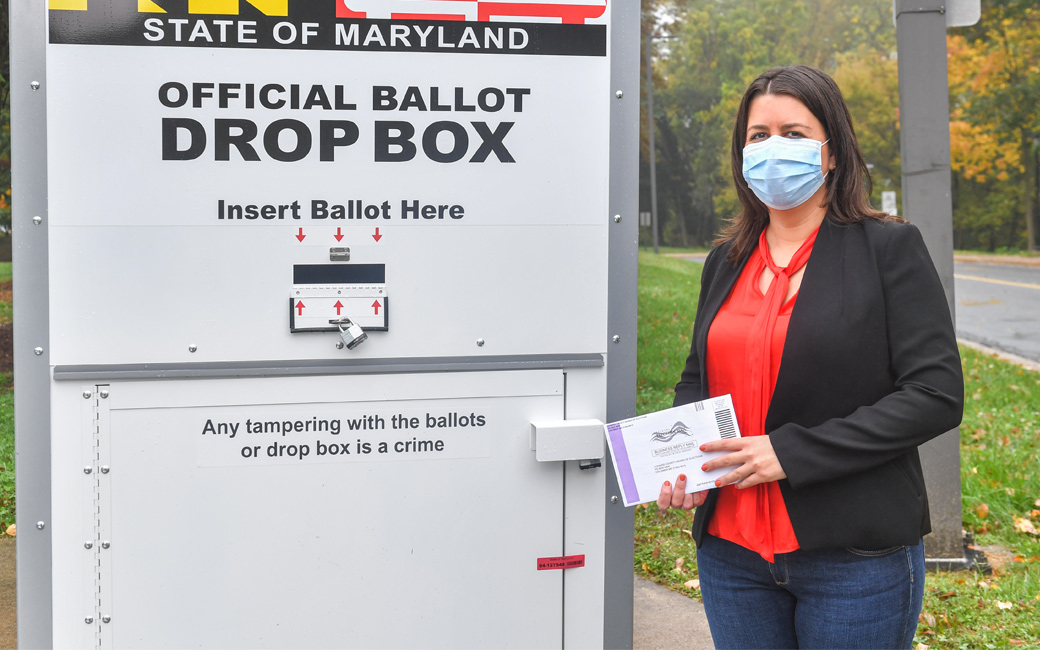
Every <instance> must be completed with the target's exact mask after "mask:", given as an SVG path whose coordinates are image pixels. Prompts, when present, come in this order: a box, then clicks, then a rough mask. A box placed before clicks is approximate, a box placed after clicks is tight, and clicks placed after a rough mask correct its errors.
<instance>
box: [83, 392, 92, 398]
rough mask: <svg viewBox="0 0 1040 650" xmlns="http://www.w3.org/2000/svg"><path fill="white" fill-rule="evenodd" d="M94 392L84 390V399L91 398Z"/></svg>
mask: <svg viewBox="0 0 1040 650" xmlns="http://www.w3.org/2000/svg"><path fill="white" fill-rule="evenodd" d="M93 394H94V393H91V392H90V391H89V390H85V391H83V399H90V396H91V395H93Z"/></svg>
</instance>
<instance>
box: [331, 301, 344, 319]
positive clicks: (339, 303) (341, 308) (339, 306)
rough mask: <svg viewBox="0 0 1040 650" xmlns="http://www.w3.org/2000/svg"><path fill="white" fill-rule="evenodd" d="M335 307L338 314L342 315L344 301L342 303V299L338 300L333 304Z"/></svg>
mask: <svg viewBox="0 0 1040 650" xmlns="http://www.w3.org/2000/svg"><path fill="white" fill-rule="evenodd" d="M333 307H335V308H336V315H337V316H340V315H341V314H340V312H341V311H343V303H341V302H340V301H338V300H337V301H336V304H335V305H333Z"/></svg>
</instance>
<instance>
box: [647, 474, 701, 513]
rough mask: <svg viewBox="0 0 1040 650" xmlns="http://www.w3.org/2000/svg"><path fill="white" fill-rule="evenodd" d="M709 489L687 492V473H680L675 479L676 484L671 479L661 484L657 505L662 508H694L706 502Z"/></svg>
mask: <svg viewBox="0 0 1040 650" xmlns="http://www.w3.org/2000/svg"><path fill="white" fill-rule="evenodd" d="M707 495H708V492H707V490H701V491H699V492H692V493H690V494H686V475H685V474H680V475H679V478H677V479H676V480H675V486H674V487H673V486H672V483H671V482H670V481H665V482H664V485H662V486H661V493H660V494H659V495H657V507H658V508H660V509H661V510H667V509H668V508H682V509H683V510H693V509H694V508H696V507H697V506H699V505H702V504H703V503H704V500H705V498H707Z"/></svg>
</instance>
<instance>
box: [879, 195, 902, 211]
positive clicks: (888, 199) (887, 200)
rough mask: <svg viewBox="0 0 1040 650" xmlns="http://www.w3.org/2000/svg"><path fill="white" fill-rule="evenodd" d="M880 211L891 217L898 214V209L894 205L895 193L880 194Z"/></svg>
mask: <svg viewBox="0 0 1040 650" xmlns="http://www.w3.org/2000/svg"><path fill="white" fill-rule="evenodd" d="M881 211H882V212H887V213H888V214H890V215H892V216H896V215H898V214H899V207H898V205H897V204H896V193H895V192H892V191H886V192H882V193H881Z"/></svg>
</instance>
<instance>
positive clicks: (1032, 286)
mask: <svg viewBox="0 0 1040 650" xmlns="http://www.w3.org/2000/svg"><path fill="white" fill-rule="evenodd" d="M953 277H955V278H957V279H958V280H975V281H976V282H992V283H993V284H1006V285H1008V286H1009V287H1024V288H1026V289H1040V284H1029V283H1027V282H1010V281H1008V280H994V279H993V278H982V277H979V276H977V275H959V274H957V273H954V274H953Z"/></svg>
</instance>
